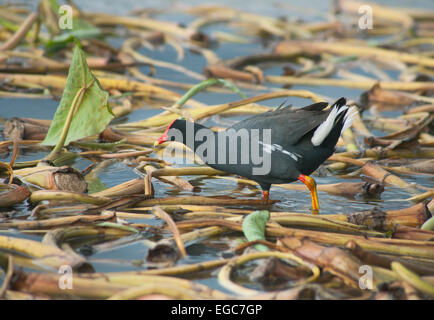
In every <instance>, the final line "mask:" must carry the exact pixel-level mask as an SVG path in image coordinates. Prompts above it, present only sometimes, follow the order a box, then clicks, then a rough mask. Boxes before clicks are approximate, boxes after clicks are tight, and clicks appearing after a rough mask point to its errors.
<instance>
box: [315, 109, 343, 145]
mask: <svg viewBox="0 0 434 320" xmlns="http://www.w3.org/2000/svg"><path fill="white" fill-rule="evenodd" d="M337 116H338V108H337V107H333V109H332V111H330V113H329V115H328V117H327V119H326V120H325V121H324V122H323V123H321V124H320V126H319V127H318V128H316V130H315V132H314V133H313V137H312V139H311V140H310V141H311V142H312V144H313V145H314V146H319V145H320V144H321V143H322V142H323V141H324V139H325V138H326V137H327V136H328V134H329V133H330V131H331V130H332V128H333V125H334V123H335V119H336V117H337Z"/></svg>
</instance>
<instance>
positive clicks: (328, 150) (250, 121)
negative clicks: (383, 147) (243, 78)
mask: <svg viewBox="0 0 434 320" xmlns="http://www.w3.org/2000/svg"><path fill="white" fill-rule="evenodd" d="M345 103H346V100H345V98H341V99H339V100H338V101H336V102H335V103H334V104H333V105H332V107H331V108H329V109H328V110H324V109H325V108H326V107H327V106H328V104H327V103H324V102H320V103H314V104H312V105H309V106H307V107H304V108H299V109H293V108H291V107H289V106H288V107H279V108H276V109H274V110H271V111H269V112H265V113H263V114H259V115H255V116H252V117H249V118H247V119H245V120H242V121H240V122H238V123H236V124H234V125H233V126H231V127H229V128H227V129H226V130H225V131H224V132H220V133H216V132H214V131H212V130H211V129H209V128H207V127H205V126H202V125H200V124H197V123H191V122H187V121H186V120H181V119H178V120H175V121H174V122H173V123H172V124H171V125H170V126H169V127H168V130H166V132H165V133H164V134H163V136H162V137H160V139H159V141H158V143H162V142H164V141H167V140H177V141H179V139H180V135H179V134H178V136H177V137H173V136H172V137H170V136H171V129H177V130H179V131H178V132H180V133H181V135H182V141H179V142H182V143H184V144H186V145H187V146H189V147H190V148H191V149H192V150H193V151H194V152H196V153H197V152H199V153H200V154H199V156H201V158H202V159H203V160H204V162H205V163H206V164H207V165H209V166H210V167H213V168H215V169H218V170H222V171H225V172H229V173H233V174H237V175H240V176H243V177H246V178H249V179H252V180H254V181H256V182H257V183H258V184H260V185H261V187H262V189H263V191H264V196H265V197H266V198H268V191H269V189H270V187H271V185H272V184H274V183H289V182H293V181H296V180H300V181H302V182H304V183H305V184H306V185H307V186H308V188H309V189H310V190H311V192H312V200H313V202H314V203H313V206H314V209H317V208H315V207H317V206H318V201H317V200H316V199H314V197H315V198H316V197H317V196H316V187H315V181H314V180H313V179H312V178H310V177H308V176H309V175H310V174H311V173H312V172H313V171H315V170H316V169H317V168H318V167H319V166H320V165H321V164H322V163H323V162H324V161H325V160H326V159H327V158H328V157H329V156H330V155H332V154H333V152H334V150H335V146H336V143H337V141H338V139H339V136H340V134H341V131H342V128H343V127H344V124H345V122H346V121H347V120H351V119H350V118H349V117H348V115H347V114H348V110H349V109H348V107H347V106H345ZM322 124H324V125H322ZM321 125H322V127H321V128H319V127H320V126H321ZM188 126H190V127H189V128H188ZM264 129H269V133H270V138H271V140H269V141H266V140H267V139H265V132H266V130H264ZM255 131H256V132H257V133H259V134H256V135H255V134H254V132H255ZM188 132H190V133H189V134H190V135H191V134H193V133H194V137H195V138H192V137H190V141H191V142H192V143H190V144H191V145H189V144H188V143H187V141H188V140H187V139H188ZM246 132H247V133H246ZM198 133H200V134H198ZM197 134H198V136H199V139H196V138H197V136H196V135H197ZM314 135H316V136H315V138H314V139H313V137H314ZM231 138H233V140H232V144H230V143H229V142H228V141H229V140H230V139H231ZM235 138H236V139H235ZM243 139H244V140H243ZM211 140H214V145H213V144H212V142H211ZM223 140H224V141H223ZM235 141H236V142H237V143H236V146H235V144H234V142H235ZM246 141H247V142H246ZM314 141H315V142H316V144H317V145H315V144H314V143H313V142H314ZM223 142H226V144H224V143H223ZM266 142H269V143H266ZM246 143H249V146H247V145H246ZM204 146H206V147H207V148H205V147H204ZM222 146H223V147H222ZM256 147H259V153H258V155H259V158H258V157H256V159H255V158H254V157H253V155H254V151H253V150H256ZM204 149H206V150H205V152H204ZM246 150H248V151H246ZM246 152H250V156H249V157H248V159H247V156H246ZM234 153H235V155H236V161H234V160H235V157H234ZM267 154H269V156H268V155H267ZM261 155H262V160H264V161H265V160H267V161H270V163H269V171H268V172H266V170H265V171H264V172H265V174H264V173H261V174H254V172H253V168H260V167H261V165H263V164H264V163H262V164H261V163H258V160H259V159H260V158H261ZM213 156H214V157H213ZM266 156H267V157H266ZM231 157H232V159H231ZM213 158H214V160H213ZM266 158H267V159H266ZM231 161H232V163H231ZM267 165H268V163H267ZM315 202H316V203H315Z"/></svg>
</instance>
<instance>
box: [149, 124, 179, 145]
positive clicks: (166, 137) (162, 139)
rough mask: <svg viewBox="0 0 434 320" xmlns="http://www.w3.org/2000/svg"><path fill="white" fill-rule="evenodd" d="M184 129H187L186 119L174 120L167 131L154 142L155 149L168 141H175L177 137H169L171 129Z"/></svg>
mask: <svg viewBox="0 0 434 320" xmlns="http://www.w3.org/2000/svg"><path fill="white" fill-rule="evenodd" d="M182 128H185V119H184V118H179V119H175V120H173V121H172V122H171V123H170V124H169V125H168V126H167V128H166V130H164V132H163V134H162V135H161V136H160V137H159V138H158V139H157V141H155V142H154V147H155V146H158V145H160V144H162V143H163V142H166V141H175V140H176V136H175V135H169V134H168V133H169V130H170V129H178V130H181V131H182Z"/></svg>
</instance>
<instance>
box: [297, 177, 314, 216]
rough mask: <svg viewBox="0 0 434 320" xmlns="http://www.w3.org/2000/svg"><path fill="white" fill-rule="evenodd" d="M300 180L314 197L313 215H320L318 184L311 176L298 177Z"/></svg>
mask: <svg viewBox="0 0 434 320" xmlns="http://www.w3.org/2000/svg"><path fill="white" fill-rule="evenodd" d="M298 180H300V181H301V182H303V183H304V184H305V185H306V187H307V188H308V189H309V190H310V194H311V197H312V213H314V214H317V213H319V204H318V194H317V192H316V182H315V180H314V179H312V178H311V177H309V176H305V175H304V174H300V175H299V176H298Z"/></svg>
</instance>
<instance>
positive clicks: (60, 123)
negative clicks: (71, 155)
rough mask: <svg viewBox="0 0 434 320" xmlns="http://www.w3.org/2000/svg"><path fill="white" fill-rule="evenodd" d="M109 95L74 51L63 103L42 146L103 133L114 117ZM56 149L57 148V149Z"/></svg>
mask: <svg viewBox="0 0 434 320" xmlns="http://www.w3.org/2000/svg"><path fill="white" fill-rule="evenodd" d="M107 101H108V93H107V92H106V91H104V89H103V88H102V87H101V85H100V83H99V82H98V79H96V78H95V76H94V75H93V74H92V72H91V71H90V70H89V67H88V65H87V63H86V57H85V54H84V52H83V50H82V49H81V48H80V46H79V45H78V44H77V45H76V46H75V49H74V55H73V57H72V62H71V66H70V68H69V73H68V79H67V80H66V86H65V90H64V91H63V95H62V99H61V100H60V104H59V106H58V108H57V110H56V114H55V115H54V119H53V121H52V123H51V125H50V129H49V130H48V133H47V136H46V137H45V140H44V141H43V142H42V144H43V145H48V146H52V145H56V144H57V143H58V142H59V141H60V140H61V139H64V142H63V143H61V144H62V146H63V145H68V144H69V143H70V142H71V141H75V140H79V139H82V138H85V137H88V136H91V135H95V134H98V133H100V132H101V131H103V130H104V129H105V128H106V126H107V124H108V123H109V122H110V120H111V119H112V118H113V117H114V115H113V112H112V111H111V108H110V106H109V104H108V102H107ZM56 148H57V146H56Z"/></svg>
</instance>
